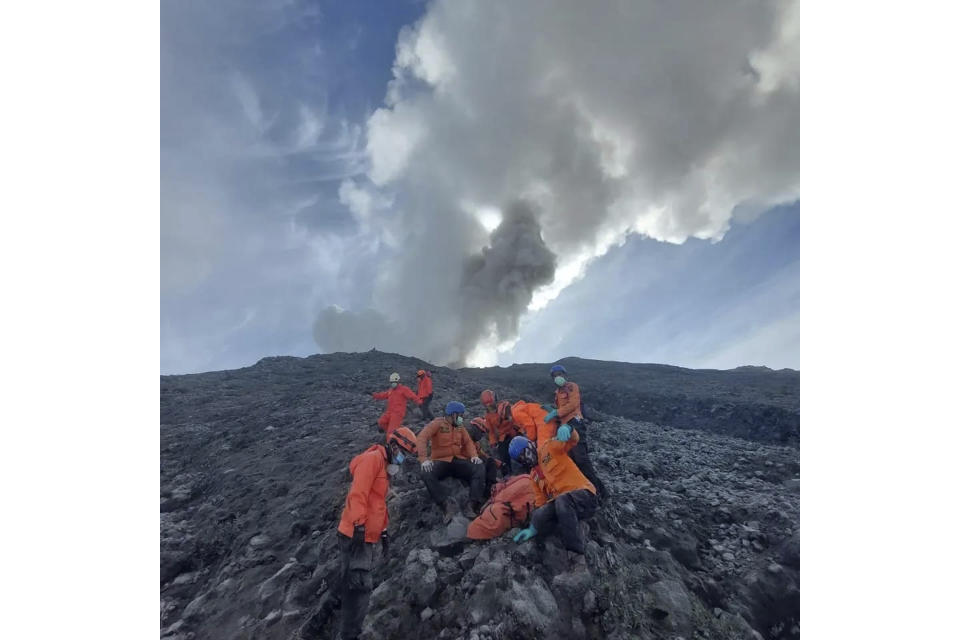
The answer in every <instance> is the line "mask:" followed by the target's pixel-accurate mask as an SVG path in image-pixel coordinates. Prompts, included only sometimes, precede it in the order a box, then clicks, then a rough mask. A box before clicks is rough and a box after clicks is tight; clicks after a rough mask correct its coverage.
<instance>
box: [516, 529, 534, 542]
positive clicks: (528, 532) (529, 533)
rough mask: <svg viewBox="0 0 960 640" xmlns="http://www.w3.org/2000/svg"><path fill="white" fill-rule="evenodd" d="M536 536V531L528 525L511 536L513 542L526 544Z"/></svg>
mask: <svg viewBox="0 0 960 640" xmlns="http://www.w3.org/2000/svg"><path fill="white" fill-rule="evenodd" d="M535 535H537V530H536V529H534V528H533V525H530V526H529V527H527V528H526V529H524V530H523V531H521V532H520V533H518V534H517V535H515V536H513V541H514V542H526V541H527V540H529V539H530V538H532V537H533V536H535Z"/></svg>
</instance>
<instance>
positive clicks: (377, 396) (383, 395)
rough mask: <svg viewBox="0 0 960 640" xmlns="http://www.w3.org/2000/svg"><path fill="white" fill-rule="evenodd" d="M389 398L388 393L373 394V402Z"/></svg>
mask: <svg viewBox="0 0 960 640" xmlns="http://www.w3.org/2000/svg"><path fill="white" fill-rule="evenodd" d="M389 397H390V392H389V391H377V392H375V393H374V394H373V399H374V400H386V399H387V398H389Z"/></svg>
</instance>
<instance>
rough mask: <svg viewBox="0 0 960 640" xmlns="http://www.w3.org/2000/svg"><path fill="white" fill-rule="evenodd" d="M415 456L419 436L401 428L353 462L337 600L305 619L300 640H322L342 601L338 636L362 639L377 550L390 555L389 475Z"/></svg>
mask: <svg viewBox="0 0 960 640" xmlns="http://www.w3.org/2000/svg"><path fill="white" fill-rule="evenodd" d="M416 455H417V445H416V436H415V435H414V433H413V431H411V430H410V429H409V428H407V427H400V428H398V429H396V430H394V431H393V433H391V434H390V435H388V436H387V437H386V446H384V445H381V444H375V445H372V446H371V447H370V448H368V449H367V450H366V451H364V452H363V453H361V454H360V455H358V456H356V457H355V458H354V459H353V460H351V461H350V475H351V476H352V477H353V481H352V483H351V484H350V490H349V491H348V492H347V501H346V505H345V506H344V508H343V513H342V514H341V516H340V525H339V526H338V527H337V547H338V549H339V552H340V572H339V575H338V577H339V583H338V584H335V585H334V586H333V587H332V590H333V591H335V593H334V595H333V597H332V598H328V599H326V600H325V601H324V602H323V603H322V604H321V606H320V607H319V610H318V611H317V612H316V613H315V614H314V615H313V616H312V617H311V618H310V619H308V620H307V622H306V625H305V626H306V627H307V628H306V629H304V630H302V631H301V636H302V637H318V636H316V634H317V633H319V632H320V631H322V629H323V627H324V625H325V624H326V621H327V619H328V618H329V616H330V614H331V613H332V609H334V608H335V607H336V605H337V604H338V602H339V605H340V613H341V619H340V637H341V638H343V640H355V639H356V638H357V637H358V636H359V635H360V630H361V627H362V625H363V619H364V617H365V616H366V615H367V605H368V604H369V601H370V591H371V590H372V588H373V580H372V578H371V575H370V571H371V569H372V568H373V546H374V545H375V544H376V543H377V542H380V543H382V547H383V549H382V551H383V554H384V555H386V554H387V550H388V540H389V538H388V537H387V521H388V518H387V503H386V495H387V489H388V488H389V484H390V476H392V475H394V474H395V473H397V472H398V471H399V470H400V466H399V465H400V464H402V463H403V461H404V460H405V459H407V458H410V459H413V457H414V456H416ZM305 632H306V635H304V633H305Z"/></svg>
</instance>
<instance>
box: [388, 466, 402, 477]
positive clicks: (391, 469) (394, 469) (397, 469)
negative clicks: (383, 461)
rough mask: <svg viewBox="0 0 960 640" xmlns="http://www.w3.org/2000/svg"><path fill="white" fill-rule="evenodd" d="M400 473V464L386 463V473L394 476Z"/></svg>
mask: <svg viewBox="0 0 960 640" xmlns="http://www.w3.org/2000/svg"><path fill="white" fill-rule="evenodd" d="M398 473H400V465H398V464H388V465H387V475H388V476H395V475H397V474H398Z"/></svg>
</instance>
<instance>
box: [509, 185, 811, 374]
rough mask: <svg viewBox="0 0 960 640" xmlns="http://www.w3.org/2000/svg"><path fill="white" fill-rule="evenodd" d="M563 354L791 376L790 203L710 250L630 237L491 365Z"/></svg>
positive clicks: (794, 329) (794, 219)
mask: <svg viewBox="0 0 960 640" xmlns="http://www.w3.org/2000/svg"><path fill="white" fill-rule="evenodd" d="M570 354H578V355H579V354H590V355H589V357H592V358H598V359H601V360H620V361H627V362H658V363H669V364H676V365H680V366H685V367H693V368H715V369H729V368H733V367H736V366H740V365H743V364H762V365H766V366H769V367H772V368H777V369H779V368H784V367H789V368H792V369H799V368H800V205H799V203H796V204H794V205H789V206H782V207H777V208H775V209H772V210H770V211H768V212H766V213H765V214H763V215H762V216H761V217H760V218H758V219H757V220H755V221H753V222H751V223H748V224H734V225H733V227H732V228H731V229H730V231H728V232H727V234H726V236H725V237H724V239H723V240H722V241H720V242H709V241H706V240H697V239H691V240H688V241H687V242H685V243H684V244H682V245H675V244H669V243H664V242H657V241H656V240H651V239H649V238H642V237H640V236H631V237H630V238H629V239H628V240H627V241H626V243H625V244H624V245H623V246H622V247H618V248H615V249H612V250H611V251H610V252H609V253H608V254H607V255H605V256H603V257H602V258H599V259H598V260H597V261H596V262H595V263H594V264H592V265H591V266H590V268H589V269H588V271H587V273H586V275H585V277H584V278H583V279H582V280H580V281H578V282H575V283H574V284H572V285H570V286H569V287H567V288H566V289H564V291H563V292H562V293H561V294H560V296H558V297H557V299H556V300H555V301H554V302H553V303H552V304H551V305H550V306H549V307H548V308H547V309H544V310H542V311H540V312H537V313H535V314H533V315H532V316H531V318H530V319H529V322H528V323H527V324H526V325H525V326H524V327H523V329H522V330H521V333H520V339H519V340H518V341H517V344H516V346H515V347H514V349H512V350H511V351H509V352H507V353H504V354H501V357H500V363H501V364H504V365H508V364H510V363H511V361H516V362H529V361H549V360H556V359H559V358H562V357H564V356H566V355H570Z"/></svg>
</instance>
